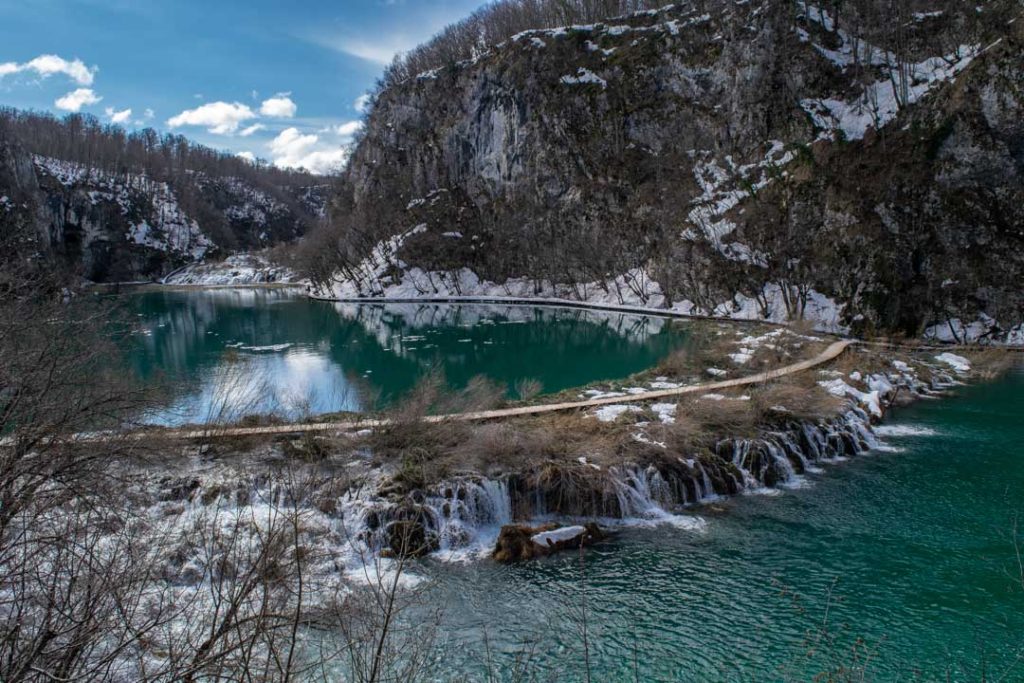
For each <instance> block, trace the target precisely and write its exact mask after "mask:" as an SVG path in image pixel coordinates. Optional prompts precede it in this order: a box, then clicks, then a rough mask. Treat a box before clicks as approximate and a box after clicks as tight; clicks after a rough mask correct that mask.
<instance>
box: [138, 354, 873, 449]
mask: <svg viewBox="0 0 1024 683" xmlns="http://www.w3.org/2000/svg"><path fill="white" fill-rule="evenodd" d="M855 343H856V342H854V341H850V340H842V341H837V342H834V343H832V344H830V345H829V346H828V348H826V349H825V350H824V351H822V352H821V353H819V354H818V355H817V356H815V357H814V358H809V359H807V360H803V361H800V362H799V363H793V364H792V365H786V366H784V367H781V368H776V369H774V370H768V371H766V372H761V373H758V374H756V375H748V376H747V377H740V378H737V379H728V380H721V381H718V382H705V383H702V384H692V385H689V386H685V387H679V388H677V389H660V390H658V391H647V392H644V393H642V394H629V395H627V396H613V397H607V398H594V399H588V400H585V401H571V402H567V403H549V404H541V405H535V406H522V407H519V408H503V409H500V410H484V411H479V412H473V413H457V414H453V415H430V416H428V417H426V418H424V419H425V420H426V421H427V422H447V421H463V422H481V421H486V420H501V419H504V418H511V417H526V416H530V415H545V414H547V413H558V412H565V411H571V410H586V409H588V408H597V407H600V406H607V405H616V404H623V403H637V402H641V401H657V400H661V399H668V398H675V397H678V396H686V395H688V394H698V393H707V392H713V391H718V390H721V389H732V388H735V387H744V386H751V385H757V384H762V383H764V382H767V381H769V380H772V379H777V378H779V377H785V376H786V375H792V374H795V373H798V372H804V371H806V370H811V369H813V368H816V367H818V366H820V365H824V364H826V363H830V362H831V361H833V360H835V359H836V358H838V357H839V356H841V355H842V354H843V353H844V352H845V351H846V349H847V348H849V347H850V346H851V345H852V344H855ZM388 422H389V421H388V420H386V419H384V420H380V419H366V420H354V421H349V422H316V423H309V424H302V423H294V424H285V425H272V426H268V427H211V428H204V429H188V428H183V429H170V430H160V431H156V430H143V431H140V432H136V433H135V434H133V436H135V437H136V438H140V439H141V438H147V437H154V438H172V439H186V440H195V439H200V440H202V439H216V438H227V437H246V436H286V435H294V434H310V433H313V434H315V433H334V434H342V433H345V432H352V431H356V430H360V429H370V428H373V427H382V426H386V425H387V424H388Z"/></svg>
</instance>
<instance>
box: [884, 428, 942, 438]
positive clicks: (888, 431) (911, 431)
mask: <svg viewBox="0 0 1024 683" xmlns="http://www.w3.org/2000/svg"><path fill="white" fill-rule="evenodd" d="M875 434H877V435H878V436H935V435H936V434H938V432H937V431H935V430H934V429H931V428H929V427H915V426H914V425H881V426H879V427H875Z"/></svg>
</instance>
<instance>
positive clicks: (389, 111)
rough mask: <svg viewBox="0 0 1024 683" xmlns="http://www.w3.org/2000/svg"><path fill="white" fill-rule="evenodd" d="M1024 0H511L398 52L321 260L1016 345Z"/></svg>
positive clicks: (319, 274) (443, 287)
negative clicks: (972, 0)
mask: <svg viewBox="0 0 1024 683" xmlns="http://www.w3.org/2000/svg"><path fill="white" fill-rule="evenodd" d="M630 12H632V13H630ZM1020 12H1021V7H1020V5H1019V3H1017V2H1012V1H1009V0H990V1H988V2H981V3H969V4H968V3H959V2H952V1H943V2H934V1H928V2H925V1H924V0H898V1H896V2H886V3H878V2H870V1H868V0H851V1H844V2H839V1H833V2H824V3H821V4H816V3H812V2H803V1H802V0H791V1H790V0H787V1H784V2H775V1H772V2H769V1H767V0H761V1H753V2H745V3H736V2H732V1H726V0H692V1H690V2H678V3H675V4H672V5H669V4H668V3H659V2H629V1H620V0H609V1H606V2H603V1H601V0H572V1H570V2H554V1H551V0H504V1H502V2H497V3H492V4H490V5H488V6H487V7H485V8H484V9H482V10H480V11H479V12H477V13H476V14H474V15H473V16H471V17H469V18H468V19H466V20H465V21H463V22H461V23H459V24H456V25H454V26H452V27H450V28H449V29H447V30H445V31H444V32H442V33H441V34H439V35H438V36H437V37H436V38H435V39H434V40H432V41H431V42H429V43H427V44H425V45H424V46H422V47H420V48H418V49H416V50H413V51H412V52H410V53H409V54H408V55H406V56H404V57H400V58H399V59H398V60H397V61H396V62H395V63H394V64H393V65H392V66H391V68H390V69H389V70H388V71H387V73H386V74H385V76H384V78H383V79H382V80H381V82H380V84H379V88H378V91H377V92H376V94H375V97H374V102H373V108H372V111H371V112H370V115H369V120H368V124H367V127H366V131H365V134H364V136H363V137H362V139H361V141H360V143H359V145H358V147H357V148H356V150H355V152H354V154H353V156H352V159H351V162H350V164H349V166H348V168H347V170H346V172H345V173H344V176H343V178H342V179H341V189H340V192H339V193H338V195H337V196H336V198H335V201H334V206H333V212H332V220H331V224H330V226H329V227H328V228H326V229H325V230H323V231H321V232H320V233H318V234H317V236H316V237H315V238H314V239H313V240H311V241H310V247H311V248H310V249H309V251H308V254H309V259H308V261H309V263H310V266H309V267H310V270H311V272H312V273H313V275H314V278H315V279H316V281H317V282H318V283H319V285H320V287H321V289H322V291H323V292H325V293H329V294H331V295H334V296H338V297H349V296H368V295H369V296H403V297H408V296H431V295H439V294H440V295H455V294H465V295H481V294H486V295H504V296H508V295H513V296H546V297H551V296H558V297H561V298H570V299H583V300H588V301H605V302H610V303H618V304H633V305H644V306H653V307H664V308H673V309H675V310H679V311H683V312H689V313H709V314H716V315H726V316H735V317H745V318H764V319H772V320H785V319H794V318H810V319H813V320H815V321H816V322H817V323H818V324H819V325H820V326H823V327H827V328H830V329H841V330H849V331H853V332H861V333H869V332H871V331H873V330H886V331H898V332H902V333H906V334H912V335H919V334H928V335H932V336H936V337H940V338H946V339H956V340H966V339H978V338H982V337H987V338H994V339H1014V340H1017V339H1020V340H1024V328H1022V327H1021V323H1022V320H1024V294H1022V293H1021V291H1020V287H1019V283H1020V282H1021V281H1022V279H1024V230H1022V226H1024V213H1022V211H1024V209H1022V207H1024V183H1022V180H1021V179H1022V177H1024V176H1022V174H1024V125H1022V123H1021V122H1022V120H1024V119H1022V117H1021V112H1022V111H1024V90H1022V87H1021V84H1022V83H1024V59H1022V55H1024V34H1022V31H1024V21H1021V20H1018V19H1017V17H1018V15H1019V14H1020Z"/></svg>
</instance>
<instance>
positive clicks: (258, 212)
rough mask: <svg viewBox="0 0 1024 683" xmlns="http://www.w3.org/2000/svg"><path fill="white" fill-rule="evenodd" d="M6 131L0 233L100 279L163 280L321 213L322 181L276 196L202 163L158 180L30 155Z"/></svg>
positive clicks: (293, 229) (290, 231)
mask: <svg viewBox="0 0 1024 683" xmlns="http://www.w3.org/2000/svg"><path fill="white" fill-rule="evenodd" d="M0 138H3V139H0V155H2V158H0V195H2V199H0V212H2V213H3V214H4V222H3V226H2V227H3V230H2V232H3V233H4V235H3V236H4V237H5V238H7V239H15V237H14V236H15V235H17V236H18V237H17V239H20V240H22V241H26V240H35V241H36V242H37V247H36V248H37V249H41V250H42V251H43V252H47V253H49V254H50V255H53V256H56V257H58V258H61V259H63V261H64V262H65V263H66V264H67V268H68V269H69V270H71V271H74V272H76V273H77V274H79V275H81V276H82V277H85V278H87V279H89V280H93V281H96V282H113V281H130V280H142V279H158V278H160V277H162V276H164V275H166V274H168V273H169V272H171V271H173V270H175V269H177V268H180V267H182V266H184V265H188V264H190V263H198V262H201V261H203V260H204V259H207V258H211V257H221V256H226V255H228V254H231V253H233V252H239V251H248V250H254V249H260V248H264V247H268V246H273V245H275V244H280V243H283V242H290V241H293V240H295V239H297V238H298V237H300V236H302V235H303V234H304V233H305V232H306V231H307V230H308V229H309V228H310V227H312V226H313V225H314V224H315V223H316V221H318V220H319V217H318V214H322V212H323V206H324V200H323V197H324V188H318V187H308V188H300V189H299V190H295V191H294V194H295V196H292V195H291V194H288V193H289V192H293V191H292V190H288V191H285V190H282V191H281V193H283V194H281V193H279V195H280V196H278V195H275V194H272V193H270V192H268V191H267V190H266V189H263V188H258V187H255V186H253V185H252V184H250V183H248V182H246V181H244V180H242V179H240V178H236V177H220V176H212V175H208V174H205V173H201V172H191V173H189V174H188V176H187V178H185V179H184V180H181V181H178V182H175V183H170V182H160V181H156V180H153V179H152V178H150V177H148V176H147V175H145V174H132V173H127V172H126V173H110V172H107V171H102V170H99V169H96V168H93V167H90V166H87V165H84V164H80V163H75V162H69V161H62V160H60V159H53V158H49V157H43V156H38V155H31V154H29V153H28V152H27V151H25V150H24V149H23V148H22V147H21V146H20V145H19V144H18V143H17V142H16V141H15V140H14V139H12V138H10V137H4V136H3V135H0Z"/></svg>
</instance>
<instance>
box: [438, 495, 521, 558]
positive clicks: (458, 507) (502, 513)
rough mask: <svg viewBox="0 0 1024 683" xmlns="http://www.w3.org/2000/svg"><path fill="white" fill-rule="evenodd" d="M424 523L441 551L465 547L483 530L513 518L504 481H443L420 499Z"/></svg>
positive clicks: (503, 523)
mask: <svg viewBox="0 0 1024 683" xmlns="http://www.w3.org/2000/svg"><path fill="white" fill-rule="evenodd" d="M423 508H424V511H425V512H426V513H427V525H428V527H429V530H430V531H431V532H433V533H434V534H435V535H436V537H437V540H438V544H439V546H440V548H441V549H442V550H454V549H458V548H462V547H465V546H467V545H469V544H471V543H472V542H473V541H475V540H477V537H478V536H479V534H480V531H481V530H483V529H488V528H489V529H492V530H494V529H497V528H500V527H501V526H502V525H505V524H509V523H511V521H512V498H511V496H510V495H509V491H508V484H507V483H506V482H505V481H496V480H493V479H484V480H482V481H480V482H475V481H470V480H460V481H455V482H446V483H444V484H442V485H441V486H440V487H438V490H437V491H436V492H435V493H433V494H432V495H429V496H427V497H426V499H425V500H424V502H423Z"/></svg>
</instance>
